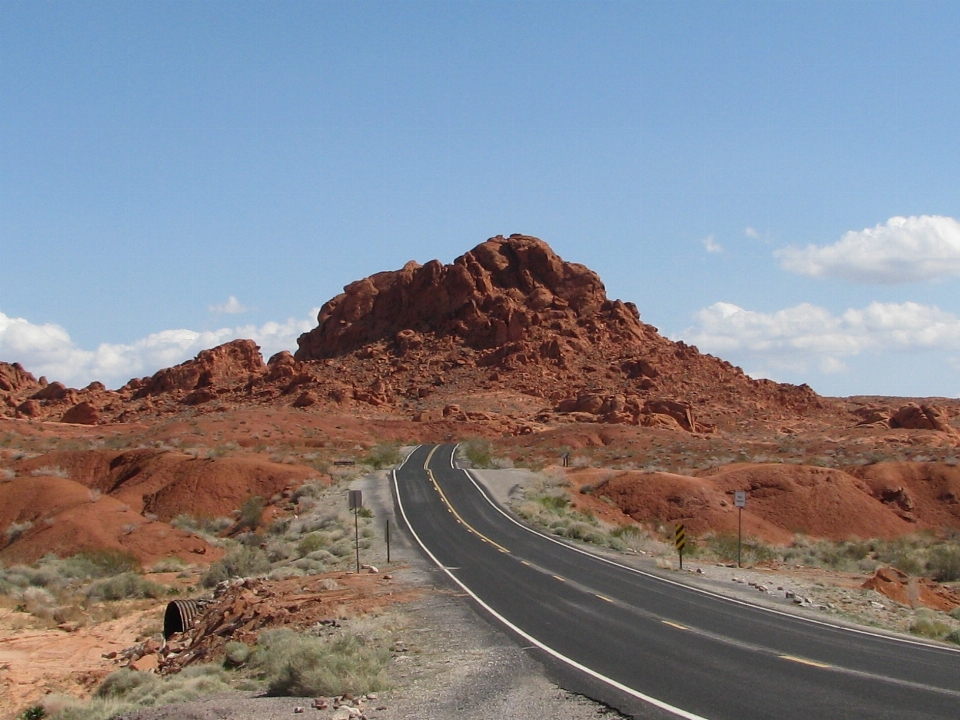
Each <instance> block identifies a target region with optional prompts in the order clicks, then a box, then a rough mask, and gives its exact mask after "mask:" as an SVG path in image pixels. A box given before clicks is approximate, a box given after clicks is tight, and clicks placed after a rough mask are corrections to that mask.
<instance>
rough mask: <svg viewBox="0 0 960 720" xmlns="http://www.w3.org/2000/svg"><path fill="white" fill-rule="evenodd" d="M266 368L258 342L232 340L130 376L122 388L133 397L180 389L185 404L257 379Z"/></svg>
mask: <svg viewBox="0 0 960 720" xmlns="http://www.w3.org/2000/svg"><path fill="white" fill-rule="evenodd" d="M266 371H267V366H266V365H265V364H264V362H263V356H262V355H260V348H259V346H258V345H257V344H256V343H255V342H253V340H234V341H232V342H228V343H225V344H224V345H218V346H217V347H215V348H211V349H210V350H203V351H201V352H200V354H199V355H197V357H196V358H194V359H193V360H188V361H186V362H184V363H180V364H179V365H175V366H174V367H171V368H166V369H164V370H161V371H159V372H158V373H156V374H154V375H153V376H151V377H148V378H144V379H142V380H131V381H130V382H129V383H128V384H127V385H126V388H125V389H129V390H133V399H134V400H137V399H140V398H146V397H150V396H152V395H163V394H166V393H175V392H181V393H183V394H184V402H186V404H188V405H199V404H201V403H204V402H208V401H209V400H212V399H213V398H214V397H216V395H217V390H218V389H230V388H235V387H237V386H238V385H245V384H247V383H250V382H251V381H253V380H256V379H259V378H260V377H261V376H262V375H263V374H264V373H265V372H266Z"/></svg>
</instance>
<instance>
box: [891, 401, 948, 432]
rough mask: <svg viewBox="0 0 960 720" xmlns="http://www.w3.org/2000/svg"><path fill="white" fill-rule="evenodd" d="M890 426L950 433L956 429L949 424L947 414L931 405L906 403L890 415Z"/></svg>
mask: <svg viewBox="0 0 960 720" xmlns="http://www.w3.org/2000/svg"><path fill="white" fill-rule="evenodd" d="M890 427H892V428H904V429H907V430H939V431H940V432H945V433H949V434H951V435H956V434H958V431H957V430H956V429H955V428H954V427H953V426H952V425H951V424H950V420H949V417H948V416H947V414H946V413H945V412H944V411H943V410H941V409H940V408H938V407H935V406H933V405H924V404H917V403H908V404H906V405H904V406H903V407H901V408H900V409H899V410H897V411H896V412H895V413H894V414H893V415H892V416H891V417H890Z"/></svg>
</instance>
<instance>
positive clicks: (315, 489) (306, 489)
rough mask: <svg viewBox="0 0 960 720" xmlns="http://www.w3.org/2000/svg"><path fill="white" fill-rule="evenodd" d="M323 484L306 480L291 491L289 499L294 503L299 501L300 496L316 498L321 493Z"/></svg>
mask: <svg viewBox="0 0 960 720" xmlns="http://www.w3.org/2000/svg"><path fill="white" fill-rule="evenodd" d="M324 489H325V488H324V486H323V484H322V483H320V482H308V483H304V484H303V485H301V486H300V487H298V488H297V489H296V490H294V491H293V495H292V496H291V500H293V502H295V503H299V502H300V499H301V498H314V499H316V498H318V497H320V496H321V495H322V494H323V491H324Z"/></svg>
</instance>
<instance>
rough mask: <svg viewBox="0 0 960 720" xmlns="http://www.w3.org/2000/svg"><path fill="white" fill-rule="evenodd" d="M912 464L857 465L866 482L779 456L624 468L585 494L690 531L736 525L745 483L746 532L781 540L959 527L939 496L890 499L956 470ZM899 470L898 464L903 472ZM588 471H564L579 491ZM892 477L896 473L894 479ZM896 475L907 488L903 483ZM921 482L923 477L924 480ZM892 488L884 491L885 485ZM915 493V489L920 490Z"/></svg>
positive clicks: (926, 492)
mask: <svg viewBox="0 0 960 720" xmlns="http://www.w3.org/2000/svg"><path fill="white" fill-rule="evenodd" d="M923 465H924V468H922V469H921V468H916V467H913V466H911V465H909V464H903V463H883V464H881V465H877V466H872V467H870V468H866V469H864V470H862V472H863V473H864V474H865V475H869V476H871V477H872V476H879V477H881V478H884V480H883V481H882V482H881V481H879V480H873V481H872V484H871V482H868V481H866V480H863V479H860V478H858V477H856V476H854V475H851V474H849V473H846V472H843V471H841V470H833V469H829V468H821V467H811V466H807V465H787V464H762V465H753V464H732V465H727V466H724V467H722V468H718V469H714V470H711V471H708V472H705V473H700V474H699V476H691V475H679V474H673V473H665V472H647V473H645V472H637V471H626V472H619V473H611V472H610V471H607V472H606V473H605V474H606V475H607V476H608V477H606V478H603V479H600V480H599V481H598V482H596V484H595V485H592V487H591V488H590V489H589V492H590V493H591V494H592V495H595V496H597V497H604V496H605V497H607V498H609V499H610V500H612V501H613V502H614V503H615V504H616V506H617V507H618V508H619V509H620V510H621V511H622V512H623V513H624V514H625V515H628V516H629V517H631V518H632V519H633V520H635V521H638V522H645V523H650V522H654V523H676V522H683V523H684V524H685V525H686V526H687V527H688V529H689V530H690V531H691V532H692V533H693V534H695V535H698V534H703V533H706V532H711V531H712V532H719V533H724V532H736V530H737V508H736V507H734V504H733V495H734V492H735V491H736V490H746V491H748V497H749V502H748V504H747V507H746V508H745V509H744V511H743V529H744V532H745V533H747V534H748V535H754V536H756V537H760V538H763V539H765V540H768V541H770V542H776V543H789V542H790V541H791V540H792V539H793V536H794V535H795V534H798V533H800V534H804V535H809V536H812V537H819V538H829V539H834V540H841V539H845V538H854V537H859V538H871V537H880V538H890V537H897V536H899V535H905V534H908V533H911V532H915V531H917V530H918V529H921V528H934V529H940V528H954V529H960V512H957V508H956V506H953V505H946V506H945V505H944V503H943V501H941V500H940V499H939V496H938V499H936V500H932V501H929V502H919V501H917V502H912V503H911V505H910V512H905V511H904V509H903V508H902V507H900V506H899V505H897V504H896V502H895V501H896V500H897V499H899V498H902V497H907V498H912V497H924V498H928V497H929V496H930V495H935V494H937V493H940V494H942V493H944V492H949V491H945V490H944V489H943V488H946V487H952V484H950V483H951V482H952V483H955V482H956V479H957V477H958V476H957V475H953V474H952V473H950V472H948V471H952V470H953V468H950V467H947V466H940V465H939V464H936V463H925V464H923ZM904 470H906V472H904ZM911 474H913V475H915V476H916V478H923V477H929V476H942V475H949V476H950V477H948V478H943V477H941V484H940V486H939V488H938V487H937V486H934V487H932V488H931V487H924V488H923V490H922V491H921V490H917V491H913V490H912V489H913V488H914V487H915V486H916V485H921V486H923V484H924V483H925V482H927V481H925V480H923V479H914V480H913V481H912V482H911V480H910V479H909V478H908V477H907V476H909V475H911ZM596 475H597V473H596V471H577V470H574V471H572V472H571V473H570V477H571V479H572V480H573V481H574V482H575V483H576V484H577V485H578V486H580V491H581V492H583V485H584V482H583V480H582V479H581V477H583V476H586V477H589V478H591V479H590V480H587V483H590V482H591V481H593V479H594V478H595V477H596ZM893 478H898V479H899V480H898V481H894V480H893ZM904 483H906V485H907V487H909V488H910V489H911V490H905V489H904ZM927 484H928V485H930V483H928V482H927ZM890 487H896V488H897V489H898V490H897V494H896V495H889V494H888V493H889V490H888V488H890ZM921 493H923V494H921Z"/></svg>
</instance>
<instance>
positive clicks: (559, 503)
mask: <svg viewBox="0 0 960 720" xmlns="http://www.w3.org/2000/svg"><path fill="white" fill-rule="evenodd" d="M537 501H538V502H539V503H540V504H541V505H543V507H544V508H546V509H547V510H552V511H553V512H562V511H563V510H566V509H567V506H569V505H570V498H568V497H566V496H565V495H541V496H540V497H539V498H537Z"/></svg>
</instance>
